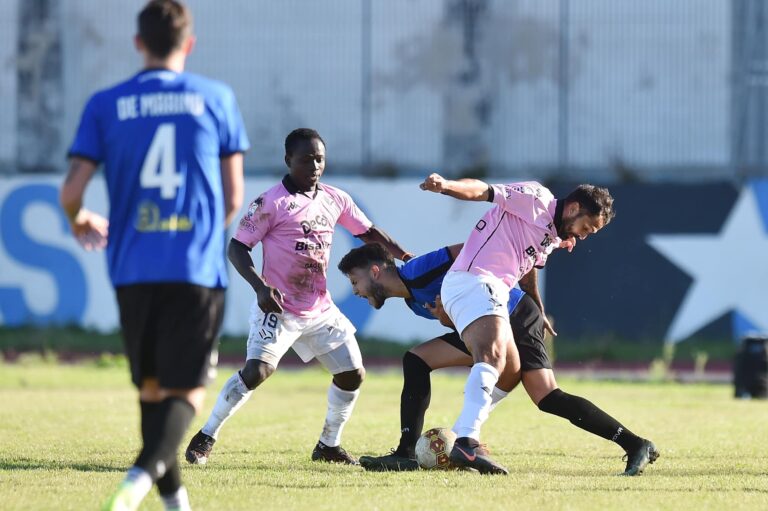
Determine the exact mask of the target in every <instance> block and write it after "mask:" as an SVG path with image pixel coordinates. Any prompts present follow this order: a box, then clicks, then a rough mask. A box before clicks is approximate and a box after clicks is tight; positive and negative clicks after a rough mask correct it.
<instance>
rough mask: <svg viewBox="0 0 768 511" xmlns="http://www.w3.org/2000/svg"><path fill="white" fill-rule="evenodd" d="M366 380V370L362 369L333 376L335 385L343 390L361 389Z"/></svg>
mask: <svg viewBox="0 0 768 511" xmlns="http://www.w3.org/2000/svg"><path fill="white" fill-rule="evenodd" d="M364 379H365V369H364V368H362V367H360V368H358V369H353V370H351V371H344V372H343V373H338V374H334V375H333V383H335V384H336V386H337V387H339V388H340V389H341V390H347V391H350V392H351V391H354V390H357V389H359V388H360V385H362V384H363V380H364Z"/></svg>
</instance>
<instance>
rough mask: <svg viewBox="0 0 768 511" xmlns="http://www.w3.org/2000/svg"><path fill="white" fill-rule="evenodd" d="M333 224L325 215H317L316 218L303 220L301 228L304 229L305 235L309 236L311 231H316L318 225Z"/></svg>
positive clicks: (326, 225)
mask: <svg viewBox="0 0 768 511" xmlns="http://www.w3.org/2000/svg"><path fill="white" fill-rule="evenodd" d="M329 225H331V222H330V220H328V219H327V218H325V216H323V215H317V216H315V218H314V219H310V220H302V222H301V230H302V231H304V235H305V236H308V235H309V234H310V233H311V232H314V231H315V230H316V229H317V228H318V227H328V226H329Z"/></svg>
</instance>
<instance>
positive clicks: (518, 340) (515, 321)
mask: <svg viewBox="0 0 768 511" xmlns="http://www.w3.org/2000/svg"><path fill="white" fill-rule="evenodd" d="M460 250H461V245H453V246H450V247H444V248H441V249H439V250H436V251H434V252H429V253H427V254H424V255H421V256H419V257H414V258H412V259H410V260H409V261H408V262H407V263H405V264H404V265H402V266H400V267H397V266H395V262H394V260H393V259H392V256H391V255H390V254H389V253H387V251H386V250H385V249H384V248H383V247H382V246H380V245H376V244H369V245H364V246H361V247H358V248H354V249H352V250H351V251H350V252H349V253H347V254H346V255H345V256H344V257H343V258H342V260H341V262H340V263H339V270H341V272H342V273H344V274H345V275H346V276H347V277H348V278H349V280H350V283H351V284H352V288H353V290H354V293H355V294H356V295H357V296H360V297H361V298H365V299H367V300H368V303H369V304H370V305H371V306H372V307H374V308H376V309H379V308H381V307H382V306H383V305H384V302H385V301H386V299H387V298H395V297H397V298H403V299H405V303H406V304H407V305H408V307H409V308H410V309H411V310H412V311H413V312H414V313H415V314H417V315H419V316H421V317H424V318H427V319H439V320H440V322H441V323H443V324H444V325H446V326H449V327H452V325H451V324H450V320H449V319H448V318H447V315H446V314H445V311H443V310H442V306H441V304H440V300H439V295H440V286H441V285H442V281H443V277H444V276H445V274H446V273H447V272H448V269H449V268H450V267H451V264H453V261H454V259H455V258H456V256H457V254H458V253H459V251H460ZM533 271H535V270H533ZM520 285H521V287H523V288H524V289H525V290H526V291H528V292H527V293H525V292H523V291H521V290H520V289H517V288H512V290H511V291H510V295H509V306H508V309H509V314H510V315H509V320H510V324H511V326H512V332H513V334H514V339H515V344H516V346H517V350H518V352H519V354H520V367H521V371H517V370H516V368H513V369H512V370H505V371H503V372H502V373H501V374H500V375H499V381H498V383H497V384H496V387H495V388H494V389H493V390H492V391H491V399H492V405H491V410H493V408H494V407H495V406H496V405H497V404H498V403H499V401H500V400H501V399H503V398H504V397H506V396H507V394H509V392H510V391H511V390H512V389H514V388H515V387H516V386H517V384H518V383H520V381H522V383H523V387H525V390H526V392H527V393H528V395H529V396H530V398H531V400H532V401H533V403H534V404H536V405H537V406H538V407H539V409H540V410H541V411H543V412H547V413H551V414H554V415H558V416H560V417H563V418H566V419H568V420H569V421H571V423H572V424H574V425H575V426H578V427H579V428H582V429H584V430H586V431H589V432H590V433H593V434H595V435H598V436H600V437H602V438H605V439H608V440H612V441H613V442H615V443H617V444H618V445H619V446H621V447H622V448H623V449H624V450H625V452H626V453H627V466H626V469H625V471H624V474H625V475H638V474H640V473H641V472H642V471H643V469H644V468H645V467H646V466H647V465H648V463H653V462H654V461H655V460H656V458H657V457H658V456H659V453H658V450H657V449H656V446H655V445H654V444H653V443H652V442H651V441H649V440H645V439H643V438H640V437H638V436H636V435H635V434H633V433H632V432H630V431H629V430H628V429H627V428H625V427H624V426H623V425H622V424H620V423H619V422H618V421H617V420H616V419H614V418H613V417H611V416H610V415H608V414H607V413H605V412H604V411H602V410H601V409H600V408H598V407H597V406H595V405H594V404H593V403H591V402H590V401H588V400H586V399H584V398H582V397H579V396H574V395H572V394H567V393H565V392H563V391H562V390H560V389H559V388H558V386H557V382H556V381H555V375H554V372H553V371H552V364H551V362H550V360H549V356H548V354H547V350H546V348H545V346H544V331H545V329H547V330H550V331H551V332H552V333H554V331H553V330H552V327H551V325H550V324H549V322H548V321H547V320H546V317H545V315H544V314H543V313H542V305H541V297H540V296H539V293H538V289H537V286H536V276H535V273H529V274H528V275H526V277H524V278H523V279H521V280H520ZM472 364H473V359H472V356H471V355H470V353H469V351H468V350H467V347H466V346H465V344H464V343H463V342H462V341H461V338H460V337H459V334H458V333H457V332H456V331H455V330H452V331H451V332H448V333H446V334H444V335H441V336H440V337H437V338H435V339H431V340H429V341H426V342H424V343H422V344H420V345H418V346H416V347H414V348H412V349H411V350H410V351H408V352H406V354H405V356H404V357H403V377H404V382H403V391H402V394H401V396H400V427H401V429H400V431H401V435H400V443H399V445H398V446H397V448H396V449H395V450H394V451H393V452H392V453H391V454H388V455H385V456H361V457H360V464H361V465H362V466H363V467H364V468H365V469H367V470H373V471H380V470H395V471H397V470H415V469H417V468H418V464H417V462H416V460H415V447H416V441H417V440H418V438H419V436H420V435H421V430H422V428H423V426H424V414H425V413H426V411H427V407H428V406H429V401H430V393H431V384H430V376H429V373H430V372H431V371H432V370H433V369H440V368H443V367H456V366H467V367H470V366H472ZM479 452H481V454H482V452H485V450H484V449H483V448H480V451H479Z"/></svg>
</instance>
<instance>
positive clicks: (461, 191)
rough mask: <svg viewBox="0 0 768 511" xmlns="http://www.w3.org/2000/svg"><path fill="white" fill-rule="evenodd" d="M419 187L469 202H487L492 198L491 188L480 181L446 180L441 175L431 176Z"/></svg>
mask: <svg viewBox="0 0 768 511" xmlns="http://www.w3.org/2000/svg"><path fill="white" fill-rule="evenodd" d="M419 187H420V188H421V189H422V190H426V191H428V192H434V193H442V194H443V195H450V196H451V197H454V198H456V199H461V200H468V201H487V200H488V198H489V197H490V192H489V190H490V186H489V185H488V183H486V182H484V181H480V180H479V179H458V180H453V179H445V178H444V177H443V176H441V175H440V174H430V175H429V176H427V178H426V179H425V180H424V182H423V183H421V184H420V185H419Z"/></svg>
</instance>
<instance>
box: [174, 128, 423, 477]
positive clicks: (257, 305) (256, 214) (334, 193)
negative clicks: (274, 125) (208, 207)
mask: <svg viewBox="0 0 768 511" xmlns="http://www.w3.org/2000/svg"><path fill="white" fill-rule="evenodd" d="M285 164H286V165H287V166H288V168H289V169H290V173H289V174H288V175H286V176H285V177H284V178H283V180H282V181H281V182H280V183H278V184H277V185H275V186H274V187H272V188H270V189H269V190H267V191H266V192H264V193H263V194H262V195H260V196H259V197H258V198H256V199H255V200H254V201H253V202H252V203H251V204H250V207H249V208H248V211H247V212H246V214H245V215H244V216H243V218H242V220H241V221H240V226H239V228H238V230H237V232H236V233H235V236H234V237H233V238H232V240H231V241H230V243H229V260H230V261H231V262H232V264H233V266H234V267H235V268H236V269H237V271H238V273H240V275H242V277H243V278H244V279H245V280H246V281H247V282H248V283H249V284H250V285H251V287H252V288H253V290H254V292H255V294H256V300H255V301H254V303H253V305H252V307H251V316H250V334H249V336H248V344H247V356H246V362H245V366H244V367H243V368H242V369H241V370H240V371H237V372H235V374H233V375H232V377H231V378H230V379H229V380H228V381H227V383H225V384H224V388H223V389H222V390H221V393H220V394H219V398H218V400H217V401H216V405H215V406H214V408H213V411H212V412H211V415H210V417H209V418H208V421H207V422H206V424H205V425H204V426H203V428H202V429H201V430H200V432H199V433H197V434H196V435H195V436H194V437H193V438H192V440H191V442H190V444H189V447H188V448H187V451H186V458H187V461H189V462H190V463H193V464H203V463H206V462H207V460H208V457H209V455H210V453H211V449H212V448H213V444H214V442H215V441H216V438H217V437H218V435H219V431H220V430H221V427H222V425H223V424H224V422H225V421H226V420H227V419H228V418H229V417H230V416H232V414H234V413H235V412H236V411H237V410H238V409H239V408H240V407H241V406H242V405H243V404H244V403H245V402H246V401H247V400H248V398H249V397H250V395H251V393H252V391H253V389H255V388H256V387H257V386H259V385H260V384H261V383H263V382H264V380H266V379H267V378H268V377H269V376H270V375H271V374H272V373H273V372H274V371H275V369H276V368H277V365H278V363H279V361H280V359H281V358H282V357H283V355H284V354H285V353H286V351H288V349H289V348H293V350H294V351H295V352H296V353H297V354H298V355H299V356H300V357H301V359H302V360H303V361H304V362H309V361H310V360H312V359H313V358H317V360H318V361H319V362H320V363H321V364H322V365H323V366H324V367H325V368H326V369H328V371H329V372H330V373H331V374H332V375H333V381H332V382H331V386H330V388H329V389H328V412H327V415H326V419H325V424H324V426H323V428H322V433H321V435H320V439H319V441H318V442H317V445H316V446H315V449H314V451H313V452H312V459H313V460H315V461H331V462H339V463H347V464H357V460H356V459H355V458H353V457H352V456H350V455H349V454H348V453H347V452H346V451H345V450H344V449H343V448H342V447H341V433H342V430H343V428H344V425H345V424H346V423H347V421H348V420H349V418H350V416H351V414H352V409H353V408H354V405H355V401H356V400H357V396H358V394H359V392H360V391H359V387H360V384H361V383H362V381H363V377H364V375H365V370H364V369H363V363H362V357H361V355H360V348H359V347H358V345H357V340H356V339H355V335H354V334H355V327H354V326H353V325H352V323H350V321H349V320H348V319H347V318H346V317H345V316H344V315H343V314H342V313H341V311H339V309H338V308H337V307H336V305H335V304H334V303H333V301H332V300H331V296H330V293H329V292H328V289H327V287H326V271H327V269H328V260H329V257H330V252H331V243H332V241H333V233H334V230H335V227H336V224H341V225H342V226H343V227H344V228H345V229H347V230H348V231H349V232H350V233H352V234H353V235H354V236H356V237H358V238H359V239H361V240H363V241H364V242H366V243H368V242H377V243H380V244H382V245H384V246H385V247H386V248H387V250H389V251H390V252H391V253H392V254H394V255H395V256H396V257H397V258H398V259H401V260H405V259H408V256H409V254H407V253H406V252H405V250H403V249H402V248H401V247H400V245H398V244H397V242H395V241H394V240H392V239H391V238H390V237H389V236H388V235H387V234H386V233H384V232H383V231H382V230H380V229H378V228H377V227H375V226H374V225H373V224H372V223H371V221H370V220H369V219H368V217H366V216H365V214H364V213H363V212H362V211H361V210H360V209H359V208H358V207H357V205H356V204H355V203H354V201H353V200H352V198H351V197H350V196H349V194H347V193H346V192H344V191H343V190H340V189H338V188H336V187H333V186H329V185H326V184H322V185H321V184H320V183H319V181H320V177H321V176H322V175H323V171H324V170H325V142H324V141H323V139H322V138H321V137H320V135H319V134H318V133H317V132H316V131H315V130H311V129H306V128H303V129H297V130H294V131H292V132H291V133H290V134H289V135H288V137H287V138H286V139H285ZM258 243H261V245H262V250H263V254H264V264H263V269H262V272H261V274H259V272H258V271H257V270H256V268H255V267H254V264H253V260H252V259H251V254H250V251H251V249H252V248H253V247H255V246H256V245H257V244H258Z"/></svg>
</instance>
